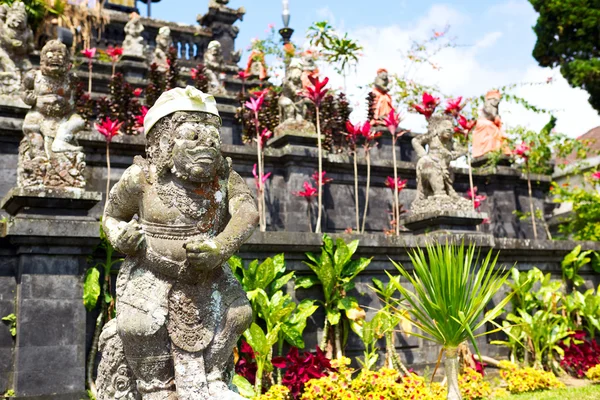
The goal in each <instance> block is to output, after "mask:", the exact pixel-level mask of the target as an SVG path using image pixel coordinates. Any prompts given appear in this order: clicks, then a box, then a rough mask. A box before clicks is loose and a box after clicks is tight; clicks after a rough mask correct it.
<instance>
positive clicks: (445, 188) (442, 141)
mask: <svg viewBox="0 0 600 400" xmlns="http://www.w3.org/2000/svg"><path fill="white" fill-rule="evenodd" d="M453 137H454V125H453V122H452V118H451V117H449V116H446V115H434V116H432V117H431V118H430V119H429V124H428V129H427V133H426V134H423V135H419V136H417V137H415V138H414V139H413V140H412V145H413V148H414V149H415V152H416V153H417V156H418V157H419V161H417V197H416V199H415V201H414V202H413V203H412V206H411V211H412V212H413V213H423V212H429V211H473V206H472V204H471V202H470V201H468V200H467V199H465V198H464V197H461V196H459V195H458V194H457V193H456V192H455V191H454V188H453V186H452V185H453V182H454V177H453V175H452V172H451V171H450V161H452V160H455V159H457V158H458V157H460V156H462V155H464V154H466V149H462V148H458V146H457V144H456V143H455V142H454V139H453ZM425 145H427V146H428V148H429V152H427V151H426V150H425Z"/></svg>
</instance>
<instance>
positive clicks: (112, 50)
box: [106, 46, 123, 62]
mask: <svg viewBox="0 0 600 400" xmlns="http://www.w3.org/2000/svg"><path fill="white" fill-rule="evenodd" d="M106 55H107V56H109V57H110V58H111V60H112V61H113V62H117V61H119V57H121V56H122V55H123V48H122V47H112V46H108V49H106Z"/></svg>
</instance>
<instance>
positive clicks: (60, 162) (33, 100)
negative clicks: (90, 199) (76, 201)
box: [18, 40, 85, 188]
mask: <svg viewBox="0 0 600 400" xmlns="http://www.w3.org/2000/svg"><path fill="white" fill-rule="evenodd" d="M70 68H71V61H70V59H69V51H68V50H67V47H66V46H65V45H64V44H63V43H61V42H59V41H58V40H51V41H49V42H48V43H46V45H45V46H44V47H43V48H42V51H41V54H40V69H39V70H35V71H30V72H28V73H27V74H26V75H25V77H24V79H23V91H22V100H23V101H24V102H25V104H27V105H29V106H31V109H30V110H29V112H28V113H27V115H26V116H25V120H24V121H23V136H24V137H23V140H22V141H21V144H20V146H19V165H18V186H20V187H31V186H40V185H42V186H48V187H75V188H84V187H85V177H84V176H83V169H84V167H85V154H84V153H83V152H82V149H81V147H79V146H78V145H77V140H76V138H75V135H76V134H77V133H78V132H80V131H81V130H82V129H83V128H84V126H85V121H84V120H83V118H81V116H79V115H78V114H76V113H75V110H74V104H73V98H72V92H73V90H72V89H73V88H72V81H71V76H70V72H69V71H70Z"/></svg>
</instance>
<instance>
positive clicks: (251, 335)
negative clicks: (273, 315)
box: [237, 322, 281, 395]
mask: <svg viewBox="0 0 600 400" xmlns="http://www.w3.org/2000/svg"><path fill="white" fill-rule="evenodd" d="M280 327H281V325H280V324H279V323H277V324H276V325H275V326H274V327H273V329H271V330H270V331H269V332H268V333H266V334H265V331H263V329H262V328H261V327H260V326H258V325H257V324H256V323H254V322H253V323H252V325H251V326H250V328H248V329H246V331H245V332H244V337H245V338H246V341H247V342H248V344H249V345H250V346H252V350H254V357H255V360H256V379H255V382H254V393H256V394H257V395H260V394H261V393H262V381H263V374H264V373H267V372H271V371H273V364H272V363H271V357H272V349H273V345H274V344H275V343H277V339H278V335H279V329H280ZM237 376H239V375H237ZM242 379H243V378H242ZM238 380H239V378H238Z"/></svg>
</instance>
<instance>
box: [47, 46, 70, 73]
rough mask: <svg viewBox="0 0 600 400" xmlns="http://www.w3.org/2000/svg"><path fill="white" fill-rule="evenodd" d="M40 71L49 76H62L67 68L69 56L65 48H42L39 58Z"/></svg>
mask: <svg viewBox="0 0 600 400" xmlns="http://www.w3.org/2000/svg"><path fill="white" fill-rule="evenodd" d="M40 64H41V69H42V73H43V74H44V75H50V76H62V75H65V74H66V73H67V71H68V70H69V56H68V53H67V48H66V47H64V46H61V47H58V46H57V47H50V48H48V49H43V50H42V55H41V59H40Z"/></svg>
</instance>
